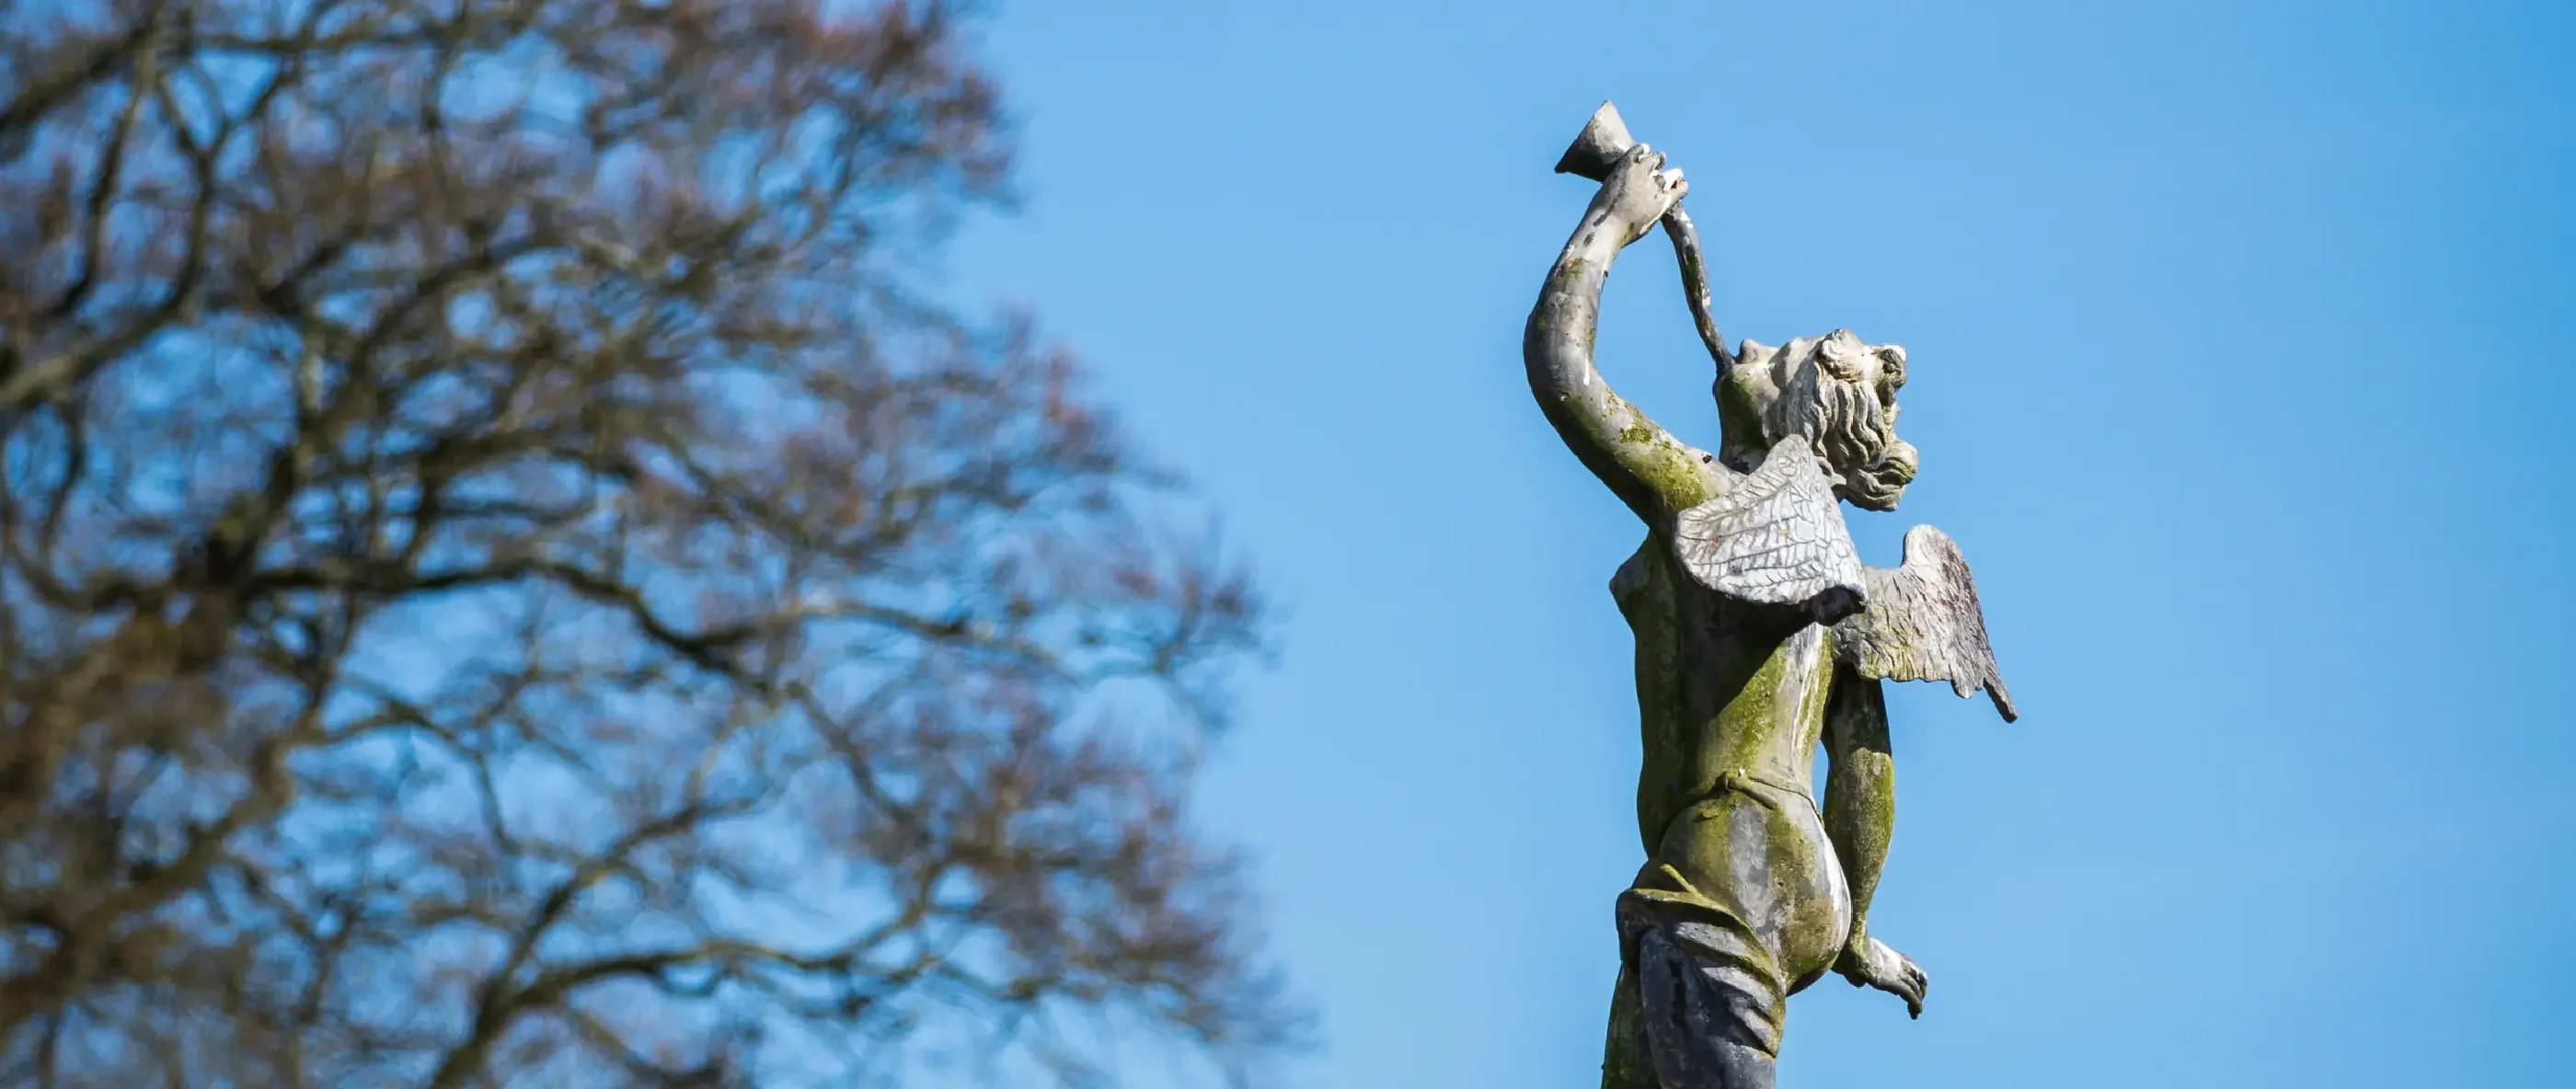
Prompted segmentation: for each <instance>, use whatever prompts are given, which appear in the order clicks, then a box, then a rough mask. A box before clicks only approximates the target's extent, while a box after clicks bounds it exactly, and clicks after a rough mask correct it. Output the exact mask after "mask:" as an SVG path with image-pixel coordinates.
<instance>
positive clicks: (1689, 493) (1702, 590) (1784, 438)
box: [1522, 103, 2016, 1089]
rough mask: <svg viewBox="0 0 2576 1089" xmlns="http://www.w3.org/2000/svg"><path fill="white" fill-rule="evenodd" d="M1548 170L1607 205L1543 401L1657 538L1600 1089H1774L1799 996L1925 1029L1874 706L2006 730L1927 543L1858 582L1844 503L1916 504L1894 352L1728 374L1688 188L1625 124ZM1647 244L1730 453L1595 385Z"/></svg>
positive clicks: (1832, 350)
mask: <svg viewBox="0 0 2576 1089" xmlns="http://www.w3.org/2000/svg"><path fill="white" fill-rule="evenodd" d="M1557 169H1558V170H1559V171H1560V172H1563V173H1571V174H1576V175H1578V176H1582V177H1585V178H1588V179H1591V180H1593V181H1597V182H1599V183H1600V189H1599V191H1598V192H1597V193H1595V194H1594V196H1593V198H1592V201H1591V204H1590V205H1589V206H1588V207H1587V208H1586V209H1585V210H1584V213H1583V219H1582V221H1581V222H1580V223H1579V224H1577V225H1576V227H1575V229H1574V233H1573V235H1572V237H1571V238H1569V239H1568V240H1567V241H1566V244H1565V248H1564V249H1563V250H1562V251H1561V252H1560V253H1559V254H1558V255H1557V259H1556V262H1555V264H1554V265H1553V266H1552V267H1551V268H1550V269H1549V271H1548V278H1547V283H1546V286H1545V287H1544V288H1543V289H1542V292H1541V294H1540V297H1539V302H1538V305H1537V307H1536V308H1535V309H1533V310H1532V311H1531V312H1530V317H1529V325H1528V328H1527V330H1526V332H1525V335H1524V339H1523V342H1522V355H1523V361H1524V362H1525V363H1526V365H1527V368H1528V371H1529V382H1530V391H1531V393H1532V394H1534V395H1535V396H1536V397H1537V399H1538V402H1539V406H1540V408H1541V410H1542V411H1543V412H1544V413H1545V415H1546V417H1547V420H1548V422H1549V423H1550V424H1551V425H1553V426H1554V427H1555V428H1556V431H1557V434H1558V435H1559V436H1560V437H1562V438H1563V439H1564V440H1565V443H1566V445H1567V446H1568V447H1569V448H1571V449H1572V450H1573V451H1574V454H1575V456H1576V457H1577V458H1579V459H1580V460H1581V461H1582V462H1583V463H1584V465H1585V466H1586V467H1588V468H1590V469H1591V470H1592V472H1593V474H1594V475H1595V476H1597V477H1599V478H1600V479H1601V481H1602V483H1604V484H1606V485H1608V486H1609V488H1610V490H1611V492H1612V493H1613V494H1615V495H1617V496H1618V497H1619V498H1620V500H1621V501H1622V502H1624V503H1625V504H1626V505H1627V506H1628V508H1629V510H1631V511H1633V512H1634V513H1635V514H1636V515H1637V517H1638V519H1639V520H1640V521H1641V522H1643V523H1644V525H1645V531H1646V534H1645V540H1644V542H1643V543H1642V544H1640V545H1639V546H1638V549H1637V551H1636V553H1635V554H1634V555H1632V556H1630V557H1629V558H1628V560H1627V562H1626V563H1624V564H1622V565H1621V566H1620V568H1619V571H1618V573H1617V574H1616V575H1615V576H1614V577H1613V578H1612V579H1611V583H1610V589H1611V594H1612V597H1613V598H1614V599H1615V600H1616V601H1617V602H1618V605H1619V609H1620V612H1621V613H1622V615H1624V616H1625V617H1626V619H1627V621H1628V625H1629V628H1630V630H1631V631H1632V632H1633V634H1634V636H1635V639H1636V682H1637V703H1638V710H1639V718H1640V726H1641V731H1640V735H1641V739H1642V742H1643V761H1642V766H1641V769H1640V772H1639V775H1638V783H1637V825H1638V831H1639V835H1640V838H1641V840H1642V842H1643V845H1644V847H1645V855H1646V858H1645V863H1644V865H1643V866H1641V867H1640V868H1639V870H1638V872H1637V876H1636V879H1635V880H1634V881H1633V882H1631V883H1630V885H1629V887H1628V888H1627V889H1626V890H1625V891H1624V892H1622V893H1621V894H1620V895H1619V898H1618V903H1617V911H1616V919H1617V923H1618V932H1619V949H1620V971H1619V981H1618V985H1617V989H1616V991H1615V993H1614V995H1613V998H1612V1002H1611V1016H1610V1029H1609V1039H1608V1042H1607V1046H1606V1048H1605V1052H1604V1055H1603V1062H1602V1086H1603V1087H1604V1089H1748V1087H1761V1089H1768V1087H1770V1086H1771V1085H1773V1077H1774V1073H1773V1072H1774V1064H1775V1063H1776V1061H1777V1059H1778V1056H1779V1053H1780V1040H1781V1030H1782V1027H1783V1024H1784V1018H1785V1015H1786V1012H1787V1000H1788V997H1789V996H1790V995H1792V994H1795V993H1797V992H1798V991H1800V990H1802V989H1804V988H1805V987H1807V986H1808V985H1810V984H1812V983H1814V982H1815V981H1816V980H1818V979H1820V978H1823V976H1824V975H1825V973H1827V972H1829V971H1830V972H1833V973H1835V974H1838V975H1840V976H1842V977H1843V978H1844V979H1846V980H1848V981H1850V982H1851V983H1852V984H1853V985H1854V986H1867V987H1875V988H1877V989H1879V990H1883V991H1887V992H1889V993H1892V994H1894V995H1896V996H1898V997H1899V998H1902V999H1903V1000H1904V1001H1905V1004H1906V1008H1907V1011H1908V1012H1909V1013H1910V1014H1913V1015H1918V1016H1919V1015H1920V1014H1921V1013H1922V1010H1923V995H1924V990H1925V988H1926V985H1927V979H1926V977H1925V975H1924V973H1923V970H1922V969H1921V968H1920V967H1918V966H1917V965H1916V964H1915V963H1914V962H1913V960H1912V959H1910V958H1908V957H1906V956H1905V955H1903V954H1901V953H1898V952H1897V951H1896V950H1894V949H1892V948H1890V947H1889V946H1888V945H1887V944H1886V943H1885V942H1883V941H1881V940H1879V939H1878V937H1877V936H1876V935H1875V934H1874V932H1873V930H1872V928H1871V925H1870V923H1871V919H1870V915H1869V906H1870V899H1871V896H1872V894H1873V893H1874V892H1875V891H1876V889H1877V886H1878V878H1879V872H1880V869H1881V867H1882V865H1883V864H1884V863H1885V861H1886V857H1887V847H1888V841H1889V835H1890V832H1891V830H1892V825H1893V822H1894V819H1895V811H1896V810H1895V778H1894V763H1893V760H1892V758H1891V757H1890V755H1889V751H1888V730H1887V708H1886V703H1885V700H1884V695H1883V693H1882V691H1881V688H1880V685H1881V684H1882V682H1885V681H1912V680H1921V681H1946V682H1948V683H1949V684H1950V686H1951V687H1952V689H1953V690H1954V691H1956V692H1957V693H1958V694H1959V695H1961V696H1963V697H1965V696H1968V695H1971V694H1973V693H1975V692H1978V691H1984V692H1985V693H1986V694H1987V696H1988V697H1989V698H1990V699H1991V700H1992V701H1993V703H1994V706H1995V709H1996V710H1997V711H1998V712H2000V713H2001V714H2002V716H2003V718H2004V720H2005V721H2007V722H2009V721H2012V720H2013V719H2014V718H2015V717H2016V712H2015V710H2014V708H2013V703H2012V698H2011V696H2010V695H2009V694H2008V693H2007V692H2006V690H2005V688H2004V683H2003V678H2002V676H2001V674H2000V673H1999V672H1998V671H1997V669H1996V667H1995V658H1994V652H1993V649H1992V648H1991V646H1990V645H1989V644H1988V642H1987V638H1986V623H1985V616H1984V613H1983V611H1982V610H1981V609H1980V607H1979V605H1978V602H1977V590H1976V582H1975V580H1974V579H1973V578H1972V577H1971V576H1970V575H1969V573H1968V565H1967V562H1966V560H1965V559H1963V558H1962V557H1961V555H1960V553H1959V548H1958V546H1957V545H1956V544H1955V543H1954V542H1952V541H1951V539H1950V538H1949V537H1948V536H1947V535H1945V534H1943V533H1942V532H1941V531H1940V530H1937V529H1934V528H1932V527H1930V526H1917V527H1915V528H1914V529H1913V530H1912V531H1911V532H1909V533H1907V534H1906V537H1905V556H1904V560H1903V562H1901V563H1899V564H1898V565H1897V566H1896V567H1894V568H1877V567H1869V566H1866V565H1864V564H1862V563H1861V562H1860V560H1859V558H1858V555H1857V553H1856V550H1855V549H1854V548H1853V546H1852V540H1851V534H1850V531H1849V529H1848V528H1847V527H1846V526H1845V525H1844V523H1843V516H1842V504H1844V503H1849V504H1851V505H1853V506H1855V507H1859V508H1862V509H1864V510H1876V511H1885V510H1893V509H1895V507H1896V505H1897V502H1898V500H1899V499H1900V498H1902V496H1903V495H1904V492H1905V488H1906V485H1907V484H1909V483H1911V482H1912V481H1913V479H1914V474H1915V468H1916V462H1915V451H1914V448H1913V447H1912V446H1911V445H1908V444H1907V443H1905V442H1904V441H1903V440H1901V439H1898V438H1897V437H1896V414H1897V413H1896V394H1897V391H1898V390H1899V389H1901V388H1902V387H1903V386H1904V385H1905V379H1906V356H1905V350H1904V349H1903V348H1900V347H1897V346H1895V345H1892V344H1868V343H1864V342H1863V341H1861V340H1860V339H1859V338H1858V337H1856V336H1854V335H1852V334H1851V333H1850V332H1849V331H1847V330H1835V331H1834V332H1832V333H1828V334H1826V335H1824V336H1820V337H1801V338H1798V339H1795V340H1791V341H1789V342H1787V343H1786V344H1782V345H1779V346H1776V347H1771V346H1765V345H1762V344H1758V343H1755V342H1753V341H1750V340H1747V341H1744V342H1742V343H1741V344H1739V345H1738V346H1736V347H1735V348H1734V349H1732V350H1730V349H1729V348H1728V347H1727V345H1726V341H1725V339H1724V338H1723V337H1722V336H1721V335H1720V334H1719V333H1718V330H1717V326H1716V323H1715V322H1714V321H1713V320H1712V319H1711V318H1710V316H1709V302H1708V289H1707V283H1706V277H1705V275H1704V273H1703V267H1702V261H1701V255H1700V251H1699V241H1698V236H1697V233H1696V230H1695V229H1694V227H1693V226H1692V224H1691V221H1690V219H1689V217H1688V216H1687V215H1686V214H1684V213H1683V212H1682V210H1681V203H1680V202H1681V199H1682V197H1683V195H1684V194H1685V193H1687V192H1688V191H1689V186H1688V183H1687V182H1686V181H1684V179H1683V177H1682V173H1681V171H1679V170H1668V169H1665V166H1664V157H1663V156H1662V155H1660V154H1657V153H1656V152H1655V151H1654V150H1653V149H1652V148H1649V147H1647V146H1646V145H1644V144H1640V143H1637V142H1635V141H1633V140H1632V139H1630V138H1629V136H1628V134H1627V131H1626V128H1625V127H1624V125H1622V123H1621V122H1620V119H1619V116H1618V113H1617V111H1616V110H1614V109H1613V108H1611V107H1610V106H1609V105H1608V104H1606V103H1605V104H1604V105H1603V106H1602V107H1601V109H1600V111H1599V112H1598V113H1596V114H1594V115H1593V118H1592V121H1591V123H1590V124H1589V125H1587V126H1586V127H1585V129H1584V132H1583V135H1582V136H1581V137H1580V138H1578V139H1577V140H1576V141H1575V143H1574V146H1573V147H1572V148H1571V149H1569V150H1568V151H1567V152H1566V155H1565V158H1564V159H1563V160H1562V161H1560V162H1559V163H1558V165H1557ZM1658 224H1660V225H1661V226H1662V227H1663V229H1664V231H1665V233H1666V234H1667V235H1668V236H1669V237H1670V238H1671V239H1672V242H1673V246H1674V250H1675V253H1676V255H1677V256H1678V257H1679V259H1680V261H1681V265H1682V274H1683V275H1682V279H1683V286H1684V293H1685V296H1686V298H1685V301H1686V302H1688V303H1689V305H1690V308H1691V312H1692V315H1693V317H1694V319H1695V320H1696V321H1697V323H1698V325H1699V330H1700V335H1701V337H1702V339H1703V340H1704V341H1705V342H1706V343H1707V345H1708V349H1709V354H1710V356H1711V357H1712V359H1713V360H1714V361H1715V363H1716V371H1717V374H1716V381H1715V383H1714V385H1713V392H1714V393H1715V395H1716V401H1717V410H1718V419H1719V425H1720V432H1721V441H1720V443H1719V446H1718V449H1717V450H1716V451H1714V452H1711V451H1705V450H1701V449H1698V448H1696V447H1693V446H1691V445H1689V444H1687V443H1684V442H1682V441H1681V440H1679V439H1676V438H1674V437H1673V435H1672V433H1671V432H1668V431H1666V430H1664V429H1663V428H1662V427H1660V426H1658V425H1656V423H1655V422H1654V421H1653V420H1651V419H1648V418H1647V417H1646V415H1645V414H1644V413H1643V412H1641V411H1639V410H1638V409H1637V407H1636V406H1635V405H1632V404H1630V403H1629V402H1628V401H1626V400H1625V399H1623V398H1621V397H1620V396H1619V395H1618V394H1616V393H1614V392H1612V391H1611V389H1610V387H1609V385H1608V384H1607V383H1606V382H1604V381H1603V380H1602V377H1601V373H1600V371H1599V370H1597V369H1596V368H1595V367H1594V364H1593V358H1592V343H1593V332H1594V326H1595V320H1596V316H1597V314H1598V312H1599V307H1600V300H1601V289H1602V285H1603V283H1604V282H1605V280H1606V279H1607V277H1608V275H1609V271H1610V264H1611V262H1612V260H1613V259H1614V258H1616V257H1617V256H1618V255H1619V252H1620V251H1621V250H1622V249H1624V248H1625V247H1626V246H1627V245H1628V244H1629V243H1631V242H1635V241H1637V240H1638V239H1640V238H1643V237H1644V236H1645V235H1646V234H1647V233H1648V232H1649V231H1651V230H1653V229H1654V228H1655V227H1656V226H1657V225H1658ZM1819 742H1821V743H1822V744H1823V746H1824V750H1825V754H1826V758H1827V760H1828V761H1829V770H1828V772H1827V774H1826V778H1825V783H1824V790H1823V792H1822V793H1823V800H1822V803H1821V804H1819V802H1818V801H1817V793H1818V792H1817V791H1816V789H1815V761H1814V758H1813V754H1814V753H1815V751H1816V749H1817V746H1818V744H1819Z"/></svg>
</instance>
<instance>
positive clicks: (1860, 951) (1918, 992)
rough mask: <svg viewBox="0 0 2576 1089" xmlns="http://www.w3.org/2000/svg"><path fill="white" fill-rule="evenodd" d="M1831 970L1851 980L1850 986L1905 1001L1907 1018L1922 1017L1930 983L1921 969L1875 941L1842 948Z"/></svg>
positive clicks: (1867, 940) (1900, 954)
mask: <svg viewBox="0 0 2576 1089" xmlns="http://www.w3.org/2000/svg"><path fill="white" fill-rule="evenodd" d="M1834 971H1835V972H1837V973H1840V974H1841V975H1842V977H1843V978H1844V979H1848V980H1850V981H1851V985H1852V986H1854V987H1860V986H1870V987H1876V988H1878V989H1879V990H1882V991H1885V992H1887V993H1889V994H1892V995H1895V996H1896V997H1898V998H1902V999H1904V1000H1905V1015H1906V1016H1907V1017H1921V1016H1923V992H1924V990H1925V989H1926V988H1928V987H1930V986H1931V980H1930V979H1928V978H1926V977H1925V976H1924V975H1923V969H1921V968H1917V967H1915V966H1914V961H1913V960H1912V959H1911V958H1909V957H1907V956H1906V955H1905V954H1903V953H1899V952H1897V951H1896V950H1893V949H1890V948H1888V947H1887V943H1886V942H1883V941H1880V940H1878V939H1876V938H1870V937H1863V938H1862V939H1860V940H1859V941H1856V942H1853V943H1851V944H1850V945H1847V946H1844V947H1843V955H1842V956H1841V957H1840V958H1838V959H1836V960H1835V961H1834Z"/></svg>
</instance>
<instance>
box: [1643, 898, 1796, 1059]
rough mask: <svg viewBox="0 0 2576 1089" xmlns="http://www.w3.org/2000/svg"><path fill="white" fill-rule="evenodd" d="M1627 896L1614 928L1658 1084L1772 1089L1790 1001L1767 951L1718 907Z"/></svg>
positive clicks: (1754, 935)
mask: <svg viewBox="0 0 2576 1089" xmlns="http://www.w3.org/2000/svg"><path fill="white" fill-rule="evenodd" d="M1624 899H1626V901H1627V902H1625V903H1623V904H1622V905H1621V911H1620V920H1619V922H1620V930H1621V932H1622V936H1623V937H1624V938H1626V939H1627V942H1626V943H1625V944H1627V945H1628V946H1629V947H1630V948H1631V949H1634V950H1635V953H1634V965H1635V968H1634V972H1633V976H1634V984H1635V985H1634V988H1633V989H1634V992H1635V994H1636V1001H1637V1013H1638V1017H1637V1019H1638V1021H1640V1022H1642V1024H1643V1028H1644V1035H1645V1037H1646V1044H1647V1048H1646V1050H1647V1052H1648V1054H1649V1056H1650V1058H1651V1062H1652V1065H1653V1067H1654V1071H1655V1076H1656V1079H1657V1080H1658V1081H1659V1082H1660V1083H1661V1085H1660V1089H1772V1066H1773V1064H1774V1062H1775V1061H1776V1060H1777V1058H1778V1056H1779V1054H1780V1021H1781V1015H1782V1013H1783V1012H1785V1007H1786V1002H1787V998H1788V996H1787V994H1786V991H1785V988H1783V986H1782V985H1781V979H1780V974H1779V972H1778V970H1777V968H1776V967H1774V955H1773V953H1772V951H1771V950H1770V949H1768V948H1767V947H1766V945H1765V943H1763V942H1762V940H1761V939H1760V937H1759V936H1758V935H1756V934H1755V933H1754V932H1753V930H1752V928H1750V927H1747V926H1745V925H1744V924H1743V923H1742V922H1741V921H1739V920H1737V919H1735V918H1733V917H1732V916H1731V915H1730V914H1728V913H1725V912H1723V911H1708V910H1702V911H1692V912H1688V913H1675V912H1672V911H1669V910H1657V909H1656V908H1655V907H1653V906H1651V905H1649V904H1647V903H1644V902H1641V901H1638V900H1635V899H1633V898H1624ZM1613 1025H1614V1029H1615V1025H1616V1016H1615V1013H1614V1017H1613Z"/></svg>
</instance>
